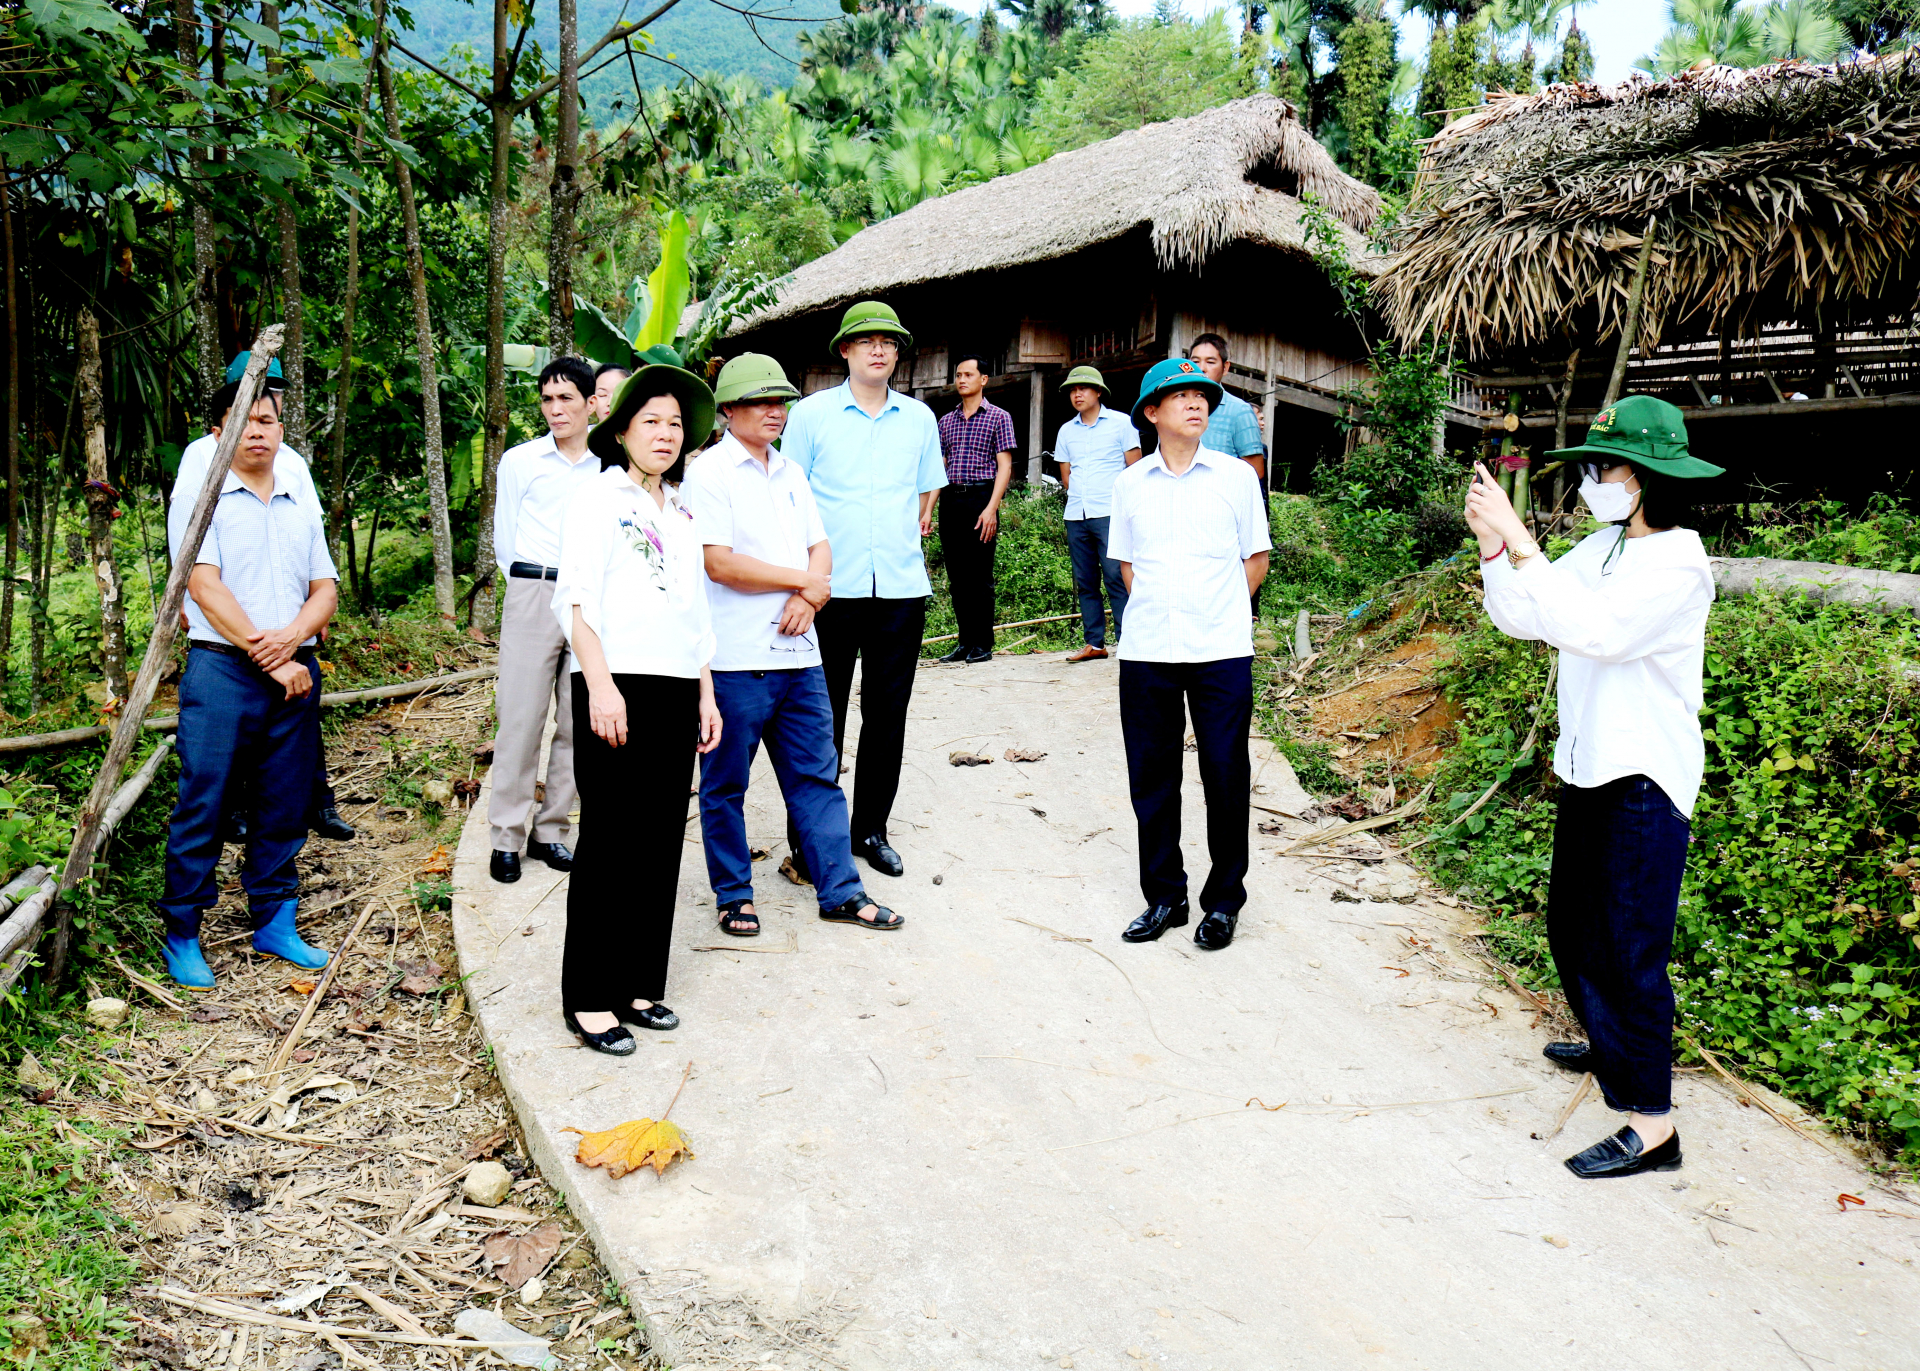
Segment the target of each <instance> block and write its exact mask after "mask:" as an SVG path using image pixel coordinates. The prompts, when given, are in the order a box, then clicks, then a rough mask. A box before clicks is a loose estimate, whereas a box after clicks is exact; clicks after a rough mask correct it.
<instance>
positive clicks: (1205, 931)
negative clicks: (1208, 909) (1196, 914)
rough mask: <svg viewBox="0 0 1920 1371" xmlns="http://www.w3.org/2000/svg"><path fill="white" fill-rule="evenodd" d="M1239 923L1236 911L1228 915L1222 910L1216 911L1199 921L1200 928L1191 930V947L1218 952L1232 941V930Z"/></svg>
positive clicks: (1238, 914)
mask: <svg viewBox="0 0 1920 1371" xmlns="http://www.w3.org/2000/svg"><path fill="white" fill-rule="evenodd" d="M1239 923H1240V912H1239V911H1238V910H1235V911H1234V912H1233V913H1231V914H1229V913H1227V911H1226V910H1224V909H1216V910H1214V911H1213V912H1212V913H1211V914H1209V915H1207V917H1206V918H1204V919H1202V920H1201V921H1200V927H1198V928H1196V929H1194V930H1193V945H1194V946H1195V947H1201V948H1205V949H1206V950H1207V951H1209V952H1218V951H1219V950H1220V949H1221V948H1223V947H1225V946H1226V945H1227V944H1228V943H1230V942H1232V941H1233V930H1234V929H1235V928H1236V927H1238V926H1239Z"/></svg>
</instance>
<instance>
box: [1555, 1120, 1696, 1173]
mask: <svg viewBox="0 0 1920 1371" xmlns="http://www.w3.org/2000/svg"><path fill="white" fill-rule="evenodd" d="M1679 1169H1680V1135H1679V1133H1677V1132H1675V1133H1669V1134H1668V1135H1667V1140H1666V1141H1665V1142H1663V1143H1661V1144H1660V1145H1659V1146H1658V1147H1655V1148H1647V1147H1645V1146H1644V1144H1642V1143H1641V1141H1640V1135H1639V1134H1638V1133H1636V1132H1634V1130H1633V1125H1632V1124H1628V1125H1627V1126H1626V1127H1625V1128H1623V1129H1621V1130H1620V1131H1619V1132H1618V1133H1615V1134H1614V1135H1613V1136H1612V1137H1610V1138H1602V1139H1601V1140H1600V1141H1599V1142H1597V1143H1595V1144H1594V1145H1593V1146H1592V1147H1589V1148H1588V1149H1587V1150H1586V1151H1584V1152H1578V1153H1575V1154H1574V1155H1573V1156H1571V1157H1568V1158H1567V1170H1569V1171H1571V1172H1573V1174H1574V1175H1576V1176H1578V1177H1579V1178H1580V1179H1581V1180H1583V1181H1598V1180H1610V1179H1612V1178H1613V1177H1615V1176H1638V1175H1639V1174H1640V1173H1641V1172H1643V1171H1678V1170H1679Z"/></svg>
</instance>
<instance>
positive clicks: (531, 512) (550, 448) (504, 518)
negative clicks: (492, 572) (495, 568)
mask: <svg viewBox="0 0 1920 1371" xmlns="http://www.w3.org/2000/svg"><path fill="white" fill-rule="evenodd" d="M599 473H600V459H599V458H598V457H595V456H594V455H593V454H592V453H591V452H583V453H581V454H580V460H579V461H577V462H569V461H568V460H567V459H566V457H564V456H563V455H561V452H560V449H559V447H558V445H556V444H555V443H554V441H553V435H552V434H551V433H547V434H543V435H541V436H540V437H538V438H535V439H534V440H533V441H532V442H527V443H520V444H518V445H517V446H514V447H510V448H508V449H507V450H506V451H505V452H503V453H501V454H500V472H499V482H500V484H499V494H498V497H497V498H496V499H495V501H494V505H493V560H494V561H495V562H496V563H498V564H499V567H500V569H501V570H502V571H505V570H506V569H507V568H508V567H509V566H512V565H513V564H514V563H515V562H532V563H533V564H534V565H535V566H551V567H557V566H559V565H560V523H561V520H563V519H565V518H566V515H567V505H568V503H569V502H571V501H572V499H573V497H574V494H575V493H576V492H577V491H579V490H580V488H581V487H582V486H584V485H586V484H587V483H588V482H590V481H592V480H593V478H594V477H595V476H597V475H599Z"/></svg>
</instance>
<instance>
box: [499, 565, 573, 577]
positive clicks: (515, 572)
mask: <svg viewBox="0 0 1920 1371" xmlns="http://www.w3.org/2000/svg"><path fill="white" fill-rule="evenodd" d="M507 575H509V576H518V577H520V578H521V579H522V580H526V581H557V580H559V579H560V568H559V567H552V566H541V565H540V563H538V562H515V563H514V564H513V565H512V566H510V567H508V568H507Z"/></svg>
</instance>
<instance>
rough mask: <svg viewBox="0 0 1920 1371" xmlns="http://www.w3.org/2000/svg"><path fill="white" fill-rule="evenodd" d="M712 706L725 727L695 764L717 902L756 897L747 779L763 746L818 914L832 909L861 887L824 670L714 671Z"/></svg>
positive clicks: (708, 866) (807, 668) (702, 819)
mask: <svg viewBox="0 0 1920 1371" xmlns="http://www.w3.org/2000/svg"><path fill="white" fill-rule="evenodd" d="M713 699H714V703H715V704H717V705H718V706H719V707H720V720H721V725H722V727H721V729H720V746H718V747H716V748H715V749H714V750H713V751H711V752H709V753H708V754H707V755H706V756H704V757H702V758H701V759H700V832H701V835H702V836H703V837H704V839H705V841H706V848H707V879H708V881H710V882H711V883H712V885H713V898H714V901H715V902H716V903H718V904H725V903H726V902H727V901H729V900H751V899H752V898H753V857H752V855H751V853H750V852H749V850H748V847H747V821H746V805H747V777H748V775H749V774H750V773H751V772H752V770H753V759H754V755H755V754H756V753H758V752H759V750H760V744H761V742H762V741H764V742H765V743H766V745H767V757H768V759H769V760H770V761H772V763H773V774H774V776H775V777H776V778H778V780H779V782H780V794H781V796H782V797H783V798H785V800H786V802H787V823H788V826H789V827H790V828H792V829H793V830H795V831H796V832H797V834H798V836H799V839H800V855H801V857H802V858H803V859H804V860H805V862H806V864H807V873H808V874H809V875H810V876H812V877H813V888H814V893H815V895H816V896H817V897H818V898H819V901H820V907H821V908H822V909H838V908H839V907H840V906H841V905H843V904H845V903H846V902H847V901H848V900H851V899H852V898H853V896H854V893H855V892H856V891H858V890H859V889H860V877H859V875H858V873H856V872H855V871H854V869H853V843H852V841H851V840H850V839H849V838H848V836H847V797H846V794H845V792H843V791H842V790H841V789H840V777H839V774H838V773H839V770H840V754H839V753H838V752H837V751H835V749H834V746H833V704H832V701H830V700H829V699H828V698H827V673H826V671H825V669H824V668H821V667H817V666H810V667H806V668H803V669H802V670H799V671H716V672H714V673H713Z"/></svg>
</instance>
